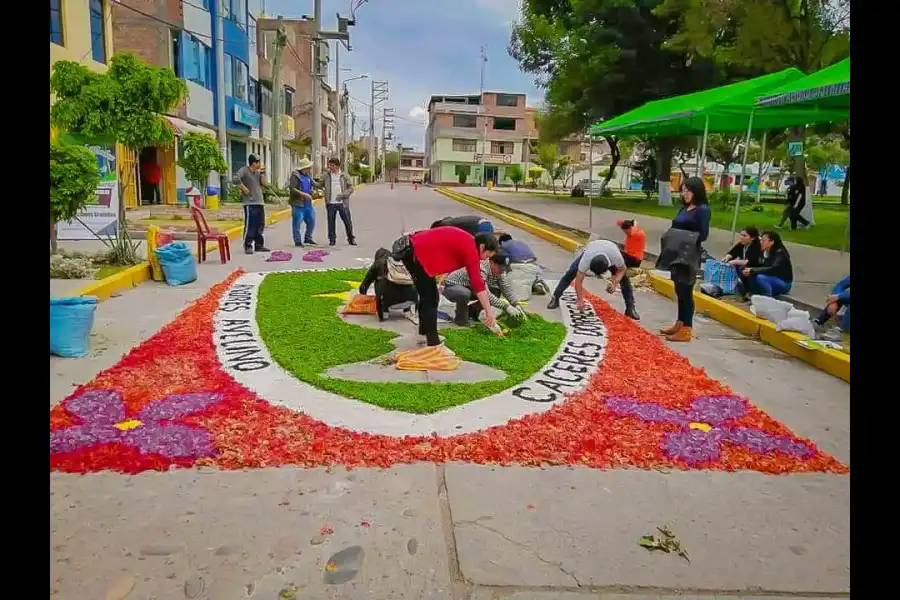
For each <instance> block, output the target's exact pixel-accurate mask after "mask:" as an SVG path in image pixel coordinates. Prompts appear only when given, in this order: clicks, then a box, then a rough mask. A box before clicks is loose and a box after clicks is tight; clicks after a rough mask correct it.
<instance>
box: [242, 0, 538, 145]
mask: <svg viewBox="0 0 900 600" xmlns="http://www.w3.org/2000/svg"><path fill="white" fill-rule="evenodd" d="M263 4H264V5H265V12H266V16H272V17H274V16H277V15H282V16H284V17H286V18H287V17H299V16H301V15H312V14H313V1H312V0H265V1H263V0H251V1H250V8H251V11H252V12H253V14H257V15H258V14H259V11H260V10H261V9H262V6H263ZM322 7H323V10H322V15H323V27H324V28H325V29H327V30H334V29H336V28H337V19H336V16H335V15H336V13H338V12H340V13H341V14H342V15H346V14H348V13H349V9H350V0H322ZM518 11H519V0H369V1H368V2H367V3H365V4H363V5H362V7H361V8H360V9H359V10H358V11H357V12H356V27H353V28H351V29H350V41H351V45H352V47H353V51H352V52H350V53H347V51H346V50H345V49H343V48H341V60H340V62H341V69H342V71H343V69H344V68H345V67H350V68H351V69H352V71H350V72H342V73H341V79H342V80H343V79H346V78H349V77H353V76H354V75H358V74H364V73H366V74H368V75H369V79H363V80H357V81H352V82H350V83H349V84H347V87H348V89H349V91H350V96H351V107H352V109H353V111H354V112H355V113H356V114H357V120H356V125H357V132H359V131H360V128H361V127H362V124H363V123H362V122H363V121H366V122H367V121H368V119H369V108H368V106H367V105H365V104H364V103H368V102H369V101H370V97H371V88H370V85H371V84H370V81H371V79H375V80H377V81H387V82H388V85H389V90H390V92H389V93H390V96H389V99H388V101H387V103H386V104H384V105H383V106H387V107H389V108H393V109H394V114H395V115H396V117H395V120H394V122H395V134H396V136H397V138H398V139H399V140H400V141H401V142H402V143H403V145H404V146H415V147H418V148H420V149H421V148H422V147H423V145H424V144H423V140H424V137H425V124H424V121H425V111H424V107H425V105H426V103H427V101H428V97H429V96H430V95H432V94H467V93H478V86H479V80H480V74H481V71H480V68H481V63H480V49H481V46H482V45H485V46H486V49H485V54H486V55H487V58H488V62H487V63H486V64H485V81H484V87H485V89H486V90H491V91H507V92H516V93H525V94H527V95H528V103H529V104H530V105H534V104H537V103H539V102H540V101H541V99H542V98H543V94H542V93H541V92H540V90H538V88H537V87H536V86H535V85H534V82H533V78H532V77H531V76H530V75H527V74H525V73H522V72H521V71H520V70H519V68H518V65H517V64H516V61H515V60H513V59H512V58H511V57H510V56H509V55H508V54H507V52H506V47H507V44H508V43H509V35H510V31H511V28H512V23H513V21H515V19H516V18H517V16H518ZM329 83H330V84H331V85H334V68H333V66H332V69H331V75H330V77H329ZM379 108H380V107H379ZM376 121H380V115H379V114H378V113H377V112H376ZM376 131H378V129H377V128H376ZM357 135H359V134H358V133H357Z"/></svg>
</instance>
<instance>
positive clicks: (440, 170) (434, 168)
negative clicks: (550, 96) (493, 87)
mask: <svg viewBox="0 0 900 600" xmlns="http://www.w3.org/2000/svg"><path fill="white" fill-rule="evenodd" d="M527 116H528V107H527V106H526V104H525V94H508V93H503V92H484V93H482V94H480V95H479V94H468V95H446V94H442V95H434V96H431V98H430V99H429V101H428V127H427V128H426V130H425V161H426V162H425V164H426V165H427V166H428V170H429V176H430V178H431V182H433V183H435V184H441V185H453V184H460V183H480V182H485V181H493V182H494V183H495V184H501V183H508V177H507V173H506V170H507V169H508V168H509V167H510V166H511V165H519V166H520V167H521V168H522V169H523V170H524V169H526V168H527V166H526V162H525V160H526V156H527V152H526V149H527V147H528V146H527V142H528V139H529V136H530V132H529V126H528V123H527ZM482 162H483V164H484V171H483V172H482Z"/></svg>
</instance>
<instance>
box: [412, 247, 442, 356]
mask: <svg viewBox="0 0 900 600" xmlns="http://www.w3.org/2000/svg"><path fill="white" fill-rule="evenodd" d="M402 260H403V266H404V267H406V270H407V271H409V275H410V276H411V277H412V280H413V285H414V286H415V288H416V292H417V293H418V294H419V304H418V306H417V307H416V308H418V311H419V335H424V336H425V338H426V340H427V342H428V345H429V346H440V344H441V338H440V337H439V336H438V326H437V308H438V300H439V299H438V289H437V281H435V279H434V277H431V276H429V275H428V273H426V272H425V269H423V268H422V265H420V264H419V261H417V260H416V258H415V256H413V247H412V245H411V244H410V246H409V248H407V249H406V252H405V253H404V254H403V259H402Z"/></svg>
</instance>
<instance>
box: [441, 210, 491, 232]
mask: <svg viewBox="0 0 900 600" xmlns="http://www.w3.org/2000/svg"><path fill="white" fill-rule="evenodd" d="M482 221H487V219H485V218H484V217H479V216H478V215H465V216H462V217H444V218H443V219H441V220H440V221H435V222H434V223H433V224H432V225H431V229H434V228H435V227H456V228H457V229H462V230H463V231H466V232H468V233H470V234H472V235H473V236H474V235H475V234H477V233H478V224H479V223H481V222H482Z"/></svg>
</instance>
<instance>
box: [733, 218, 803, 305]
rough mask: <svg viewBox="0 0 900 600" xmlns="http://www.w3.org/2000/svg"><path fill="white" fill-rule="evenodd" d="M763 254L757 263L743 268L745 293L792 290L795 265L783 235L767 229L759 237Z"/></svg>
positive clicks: (769, 292) (773, 293) (786, 291)
mask: <svg viewBox="0 0 900 600" xmlns="http://www.w3.org/2000/svg"><path fill="white" fill-rule="evenodd" d="M759 247H760V249H761V250H762V254H761V255H760V257H759V263H758V264H757V265H755V266H754V265H752V264H750V265H748V266H746V267H744V268H743V269H741V275H740V277H741V284H742V286H743V290H744V295H745V297H746V296H749V295H753V294H757V295H761V296H770V297H773V298H774V297H775V296H780V295H782V294H787V293H788V292H789V291H791V286H792V285H793V283H794V267H793V266H792V265H791V255H790V254H789V253H788V251H787V248H785V247H784V242H782V241H781V236H780V235H778V234H777V233H776V232H774V231H765V232H763V234H762V235H761V236H760V238H759Z"/></svg>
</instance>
